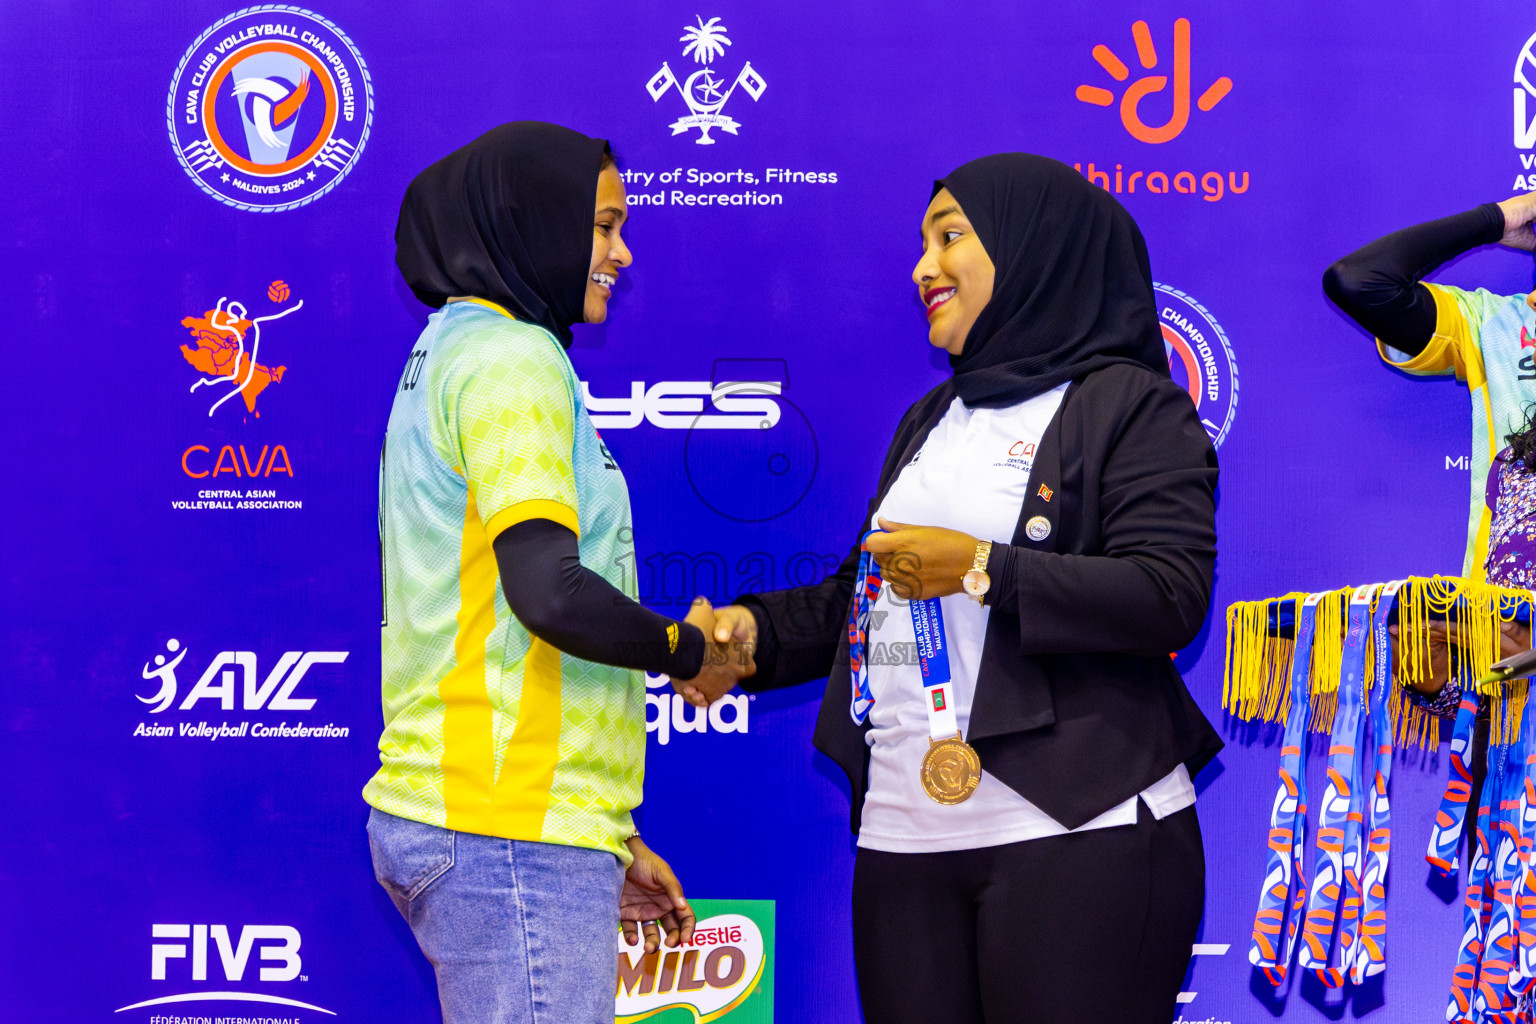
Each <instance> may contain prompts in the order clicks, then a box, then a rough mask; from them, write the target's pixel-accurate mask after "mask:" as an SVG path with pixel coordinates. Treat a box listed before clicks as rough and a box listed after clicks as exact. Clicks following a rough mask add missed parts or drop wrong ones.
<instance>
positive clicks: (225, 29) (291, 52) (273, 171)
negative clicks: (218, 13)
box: [166, 4, 373, 213]
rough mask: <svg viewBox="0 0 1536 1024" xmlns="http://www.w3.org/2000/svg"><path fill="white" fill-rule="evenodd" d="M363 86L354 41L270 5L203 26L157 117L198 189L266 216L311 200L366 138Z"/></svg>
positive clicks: (331, 183) (301, 13) (368, 115)
mask: <svg viewBox="0 0 1536 1024" xmlns="http://www.w3.org/2000/svg"><path fill="white" fill-rule="evenodd" d="M372 117H373V87H372V85H371V83H370V82H369V79H368V68H367V67H366V66H365V65H364V64H363V58H362V57H361V56H360V55H359V54H358V52H357V48H356V47H354V46H353V45H352V41H351V40H350V39H348V38H347V37H346V35H345V34H344V33H343V32H342V31H341V29H339V28H337V27H336V26H335V25H332V24H331V23H330V22H329V21H326V20H325V19H324V18H322V17H320V15H318V14H314V13H312V12H310V11H306V10H303V9H301V8H298V7H290V6H287V5H280V4H267V5H263V6H260V7H247V8H245V9H244V10H241V11H236V12H235V13H234V14H231V15H230V16H229V17H227V18H224V19H223V20H222V21H219V22H217V23H216V24H214V25H213V26H212V27H210V28H209V29H207V30H206V31H205V32H204V33H203V34H202V35H200V36H198V38H197V40H196V41H195V42H194V43H193V44H192V45H191V46H190V47H189V48H188V49H187V52H186V54H185V55H184V56H183V57H182V58H181V64H180V65H179V66H178V67H177V68H176V74H175V76H174V77H173V78H172V80H171V94H170V98H169V99H168V100H167V101H166V121H167V124H168V126H169V128H170V133H171V144H172V145H173V146H174V147H175V149H176V156H177V159H179V160H180V161H181V166H182V167H183V168H184V169H185V170H186V172H187V174H189V175H191V177H192V180H193V181H195V182H197V184H198V186H199V187H200V188H202V190H203V191H204V192H207V193H208V194H209V195H211V196H213V197H214V198H215V199H217V200H219V201H220V202H222V203H225V204H227V205H229V206H233V207H235V208H236V209H239V210H249V211H253V212H257V213H272V212H275V211H279V210H291V209H293V208H294V207H296V206H303V205H304V204H305V203H309V202H313V201H314V200H316V199H319V198H320V197H321V196H323V195H325V193H327V192H329V191H330V190H331V189H332V188H335V187H336V185H337V184H338V183H339V182H340V181H341V179H342V178H344V177H346V175H347V172H348V171H350V170H351V169H352V165H353V164H354V163H356V162H357V158H358V155H359V154H361V153H362V151H363V145H364V143H366V142H367V141H368V128H369V124H370V122H371V120H372Z"/></svg>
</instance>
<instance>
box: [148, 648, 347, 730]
mask: <svg viewBox="0 0 1536 1024" xmlns="http://www.w3.org/2000/svg"><path fill="white" fill-rule="evenodd" d="M165 650H166V653H165V654H157V655H155V657H154V659H153V661H151V662H145V663H144V670H143V673H142V675H143V677H144V678H145V679H146V680H159V683H160V688H159V689H158V690H156V691H155V693H153V694H152V695H150V696H148V697H144V696H140V697H139V698H138V699H139V701H140V702H141V703H144V704H152V705H154V706H153V707H151V708H150V709H149V713H150V714H152V715H158V714H160V713H161V712H162V711H165V710H166V709H168V708H169V707H170V706H171V705H172V704H173V703H175V701H176V696H177V692H178V689H179V686H178V684H177V680H176V670H177V669H178V668H180V666H181V663H182V662H183V661H184V660H185V659H186V657H187V652H188V648H186V647H183V646H182V644H181V641H179V640H177V639H175V638H174V637H172V638H171V639H170V640H168V641H167V642H166V645H165ZM347 654H348V652H347V651H287V652H285V653H284V654H283V656H282V657H281V658H279V659H278V661H277V664H276V665H274V666H272V668H271V669H270V670H269V671H268V672H267V674H266V676H265V678H263V677H261V676H260V674H259V672H258V671H257V662H256V652H255V651H220V652H219V653H218V654H216V655H214V657H213V660H212V661H211V662H209V663H208V667H207V668H205V669H204V670H203V674H202V675H201V676H199V677H198V680H197V682H196V683H195V684H194V685H193V686H192V689H191V690H189V691H188V692H187V696H186V699H184V700H183V701H182V702H181V704H180V706H179V707H178V710H180V711H190V710H192V709H193V708H194V707H195V706H196V705H197V703H198V701H202V700H217V701H218V702H219V707H220V708H222V709H223V710H225V711H233V710H235V701H236V699H237V698H238V699H239V700H240V706H241V707H242V708H243V709H244V710H246V711H260V710H262V709H263V708H265V709H267V710H269V711H309V710H310V709H312V708H313V707H314V706H315V699H314V698H313V697H297V696H295V695H294V691H295V690H296V689H297V687H298V685H299V683H300V682H302V681H303V679H304V676H305V675H306V674H307V673H308V672H309V670H310V669H312V668H314V667H315V666H316V665H340V664H342V663H344V662H345V661H346V660H347ZM151 665H153V668H152V667H151ZM237 677H238V680H237Z"/></svg>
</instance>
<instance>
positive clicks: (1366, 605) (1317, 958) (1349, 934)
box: [1300, 586, 1376, 988]
mask: <svg viewBox="0 0 1536 1024" xmlns="http://www.w3.org/2000/svg"><path fill="white" fill-rule="evenodd" d="M1375 590H1376V587H1375V586H1364V587H1356V588H1355V591H1354V593H1353V594H1352V595H1351V596H1350V600H1349V632H1348V634H1347V635H1346V637H1345V641H1344V660H1343V665H1342V671H1341V672H1340V675H1339V692H1338V710H1337V711H1336V712H1335V713H1334V717H1333V734H1332V735H1331V737H1330V738H1329V742H1328V786H1327V788H1326V789H1325V790H1324V792H1323V804H1322V813H1321V814H1320V815H1319V819H1318V827H1317V852H1316V857H1315V859H1314V861H1313V870H1312V880H1313V884H1312V891H1311V892H1310V893H1309V894H1308V896H1307V913H1306V919H1305V923H1304V924H1303V926H1302V933H1301V939H1302V944H1301V954H1300V963H1301V966H1302V967H1304V968H1306V969H1308V970H1310V971H1312V972H1313V973H1314V974H1315V975H1316V976H1317V979H1318V980H1319V981H1320V982H1322V983H1323V985H1324V986H1326V987H1327V988H1338V987H1340V986H1341V985H1343V983H1344V964H1345V962H1346V960H1347V959H1348V958H1349V955H1350V949H1351V947H1352V946H1353V945H1354V942H1355V930H1356V927H1357V925H1358V922H1359V913H1360V899H1359V896H1360V852H1361V851H1360V825H1361V820H1362V809H1363V806H1364V796H1365V787H1364V785H1362V780H1361V779H1360V777H1359V776H1360V759H1359V757H1358V756H1357V755H1358V752H1359V750H1360V747H1361V744H1362V742H1363V741H1364V739H1365V736H1364V726H1365V716H1364V715H1363V714H1362V713H1361V712H1362V711H1364V710H1365V709H1364V702H1365V679H1364V676H1365V638H1366V633H1367V620H1368V619H1369V618H1370V606H1371V595H1372V594H1373V592H1374V591H1375ZM1346 890H1347V891H1348V892H1349V893H1350V899H1348V900H1344V895H1345V892H1346ZM1341 900H1342V901H1343V917H1344V920H1343V922H1342V924H1343V926H1342V927H1341V928H1340V934H1339V942H1338V944H1337V946H1335V945H1334V942H1333V932H1334V925H1335V924H1336V923H1339V919H1340V902H1341Z"/></svg>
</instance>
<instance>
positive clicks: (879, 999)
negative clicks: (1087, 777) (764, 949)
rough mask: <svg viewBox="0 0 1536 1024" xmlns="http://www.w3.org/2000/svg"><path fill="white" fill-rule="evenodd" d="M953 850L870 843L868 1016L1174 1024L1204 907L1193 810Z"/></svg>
mask: <svg viewBox="0 0 1536 1024" xmlns="http://www.w3.org/2000/svg"><path fill="white" fill-rule="evenodd" d="M1137 807H1138V808H1139V815H1138V820H1137V822H1136V824H1135V825H1127V826H1122V827H1119V828H1106V829H1097V830H1094V831H1090V832H1079V833H1075V834H1071V835H1064V836H1055V837H1052V838H1049V839H1034V840H1030V841H1028V842H1023V843H1012V844H1010V845H1007V846H994V847H990V848H987V849H980V850H960V851H956V852H953V853H881V852H879V851H876V850H865V849H860V850H859V851H858V856H857V858H856V860H855V862H854V869H853V955H854V962H855V966H856V968H857V970H858V977H859V998H860V1001H861V1002H862V1003H863V1006H864V1020H865V1022H866V1024H1035V1022H1040V1024H1046V1022H1050V1024H1060V1022H1061V1021H1072V1022H1073V1024H1098V1022H1104V1024H1168V1022H1169V1021H1171V1020H1173V1018H1174V1015H1175V1011H1176V1009H1177V1006H1176V1003H1175V998H1174V997H1175V996H1177V995H1178V992H1179V988H1180V986H1181V985H1182V984H1183V981H1184V975H1185V972H1186V971H1187V969H1188V967H1189V958H1190V954H1191V949H1190V947H1191V946H1192V945H1193V944H1194V941H1195V934H1196V932H1197V930H1198V928H1199V925H1200V915H1201V912H1202V911H1203V910H1204V907H1205V851H1204V848H1203V846H1202V844H1201V841H1200V822H1199V820H1198V819H1197V818H1196V816H1195V809H1194V808H1193V807H1189V808H1187V809H1185V810H1182V811H1179V812H1178V813H1177V814H1171V815H1169V816H1168V817H1167V818H1164V819H1163V820H1162V821H1158V820H1157V819H1155V818H1153V817H1152V815H1151V814H1150V813H1149V812H1148V811H1147V808H1146V805H1145V804H1143V803H1142V802H1141V801H1139V800H1138V801H1137Z"/></svg>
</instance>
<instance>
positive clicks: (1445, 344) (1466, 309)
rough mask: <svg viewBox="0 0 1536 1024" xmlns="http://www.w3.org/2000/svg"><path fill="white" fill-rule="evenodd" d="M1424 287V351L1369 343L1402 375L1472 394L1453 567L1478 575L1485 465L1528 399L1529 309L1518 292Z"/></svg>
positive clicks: (1535, 339) (1534, 340) (1487, 518)
mask: <svg viewBox="0 0 1536 1024" xmlns="http://www.w3.org/2000/svg"><path fill="white" fill-rule="evenodd" d="M1425 287H1426V288H1428V289H1429V291H1430V294H1432V295H1433V296H1434V297H1435V336H1434V337H1433V338H1431V339H1430V342H1429V344H1428V345H1427V346H1426V347H1425V349H1424V351H1423V352H1420V353H1419V354H1418V355H1416V356H1413V357H1409V356H1408V355H1407V354H1406V353H1403V352H1399V351H1398V350H1396V349H1394V348H1390V347H1389V346H1387V345H1385V344H1383V343H1382V342H1381V340H1380V339H1378V340H1377V342H1376V347H1377V350H1378V351H1379V352H1380V353H1381V358H1383V359H1385V360H1386V361H1387V362H1389V363H1391V364H1392V365H1393V366H1396V367H1397V368H1398V369H1400V370H1405V371H1407V372H1408V373H1412V374H1417V375H1420V376H1430V375H1436V374H1447V373H1454V374H1455V375H1456V379H1457V380H1460V381H1465V382H1466V384H1467V389H1468V390H1469V391H1470V392H1471V394H1472V484H1471V498H1470V504H1469V506H1468V510H1467V548H1466V553H1465V555H1464V557H1463V560H1462V569H1461V572H1462V575H1463V576H1468V577H1471V578H1473V579H1482V578H1483V562H1484V561H1486V559H1487V555H1488V528H1489V524H1490V522H1491V515H1492V514H1491V512H1490V510H1489V508H1488V504H1487V491H1486V488H1487V482H1488V467H1489V466H1490V465H1491V464H1492V462H1493V457H1494V456H1495V455H1496V454H1498V453H1499V452H1500V451H1501V450H1502V449H1503V448H1504V445H1505V441H1504V438H1505V436H1506V435H1508V434H1510V433H1512V432H1514V431H1517V430H1519V429H1520V428H1521V427H1523V426H1524V425H1525V407H1526V405H1527V404H1528V403H1530V402H1532V401H1536V359H1533V355H1536V313H1532V312H1531V309H1530V307H1529V306H1527V305H1526V304H1525V296H1524V295H1495V294H1493V293H1492V292H1490V291H1488V290H1486V289H1483V288H1479V289H1478V290H1477V291H1472V292H1469V291H1463V290H1462V289H1460V288H1452V287H1450V286H1449V285H1443V284H1429V283H1428V282H1425Z"/></svg>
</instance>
